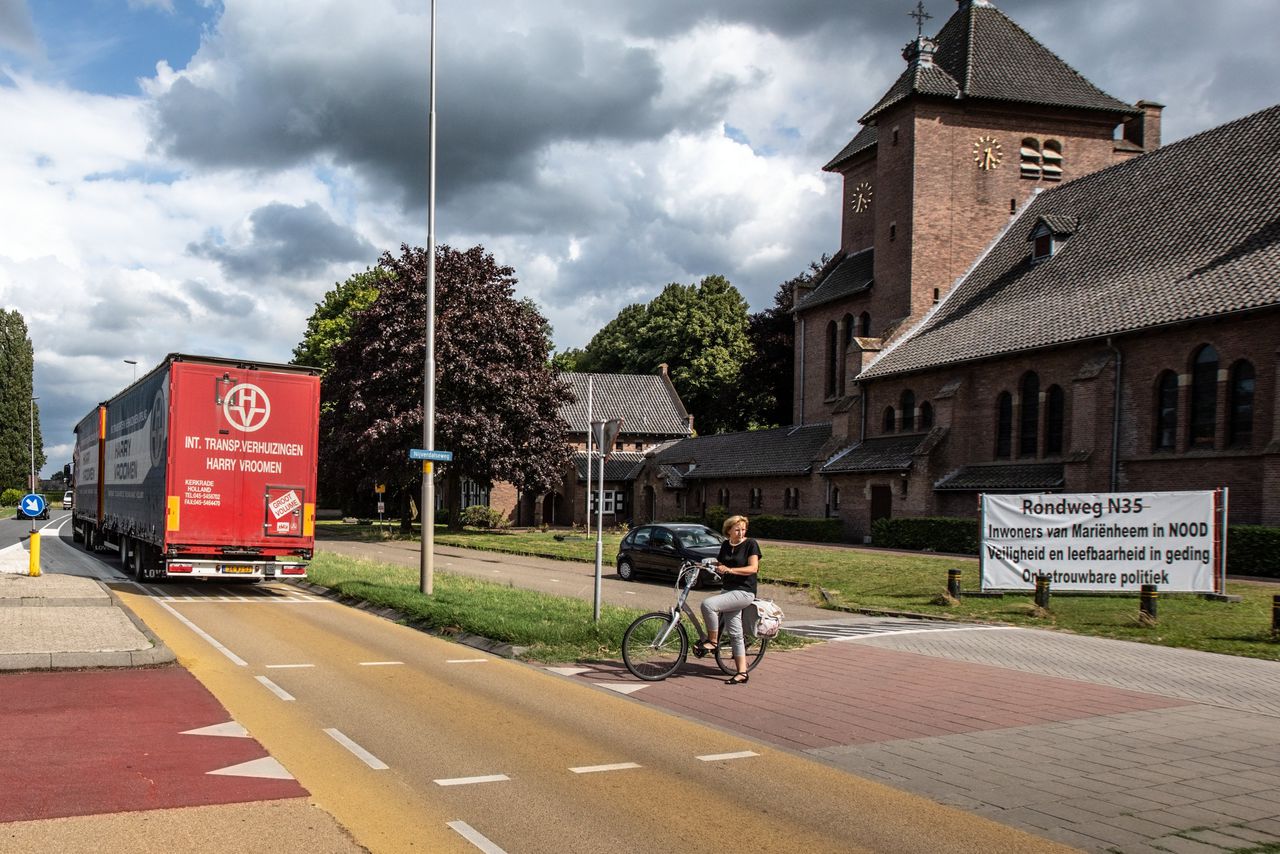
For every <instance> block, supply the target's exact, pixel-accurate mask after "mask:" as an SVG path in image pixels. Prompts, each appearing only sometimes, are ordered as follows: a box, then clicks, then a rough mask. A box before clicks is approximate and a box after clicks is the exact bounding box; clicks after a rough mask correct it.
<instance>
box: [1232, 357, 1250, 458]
mask: <svg viewBox="0 0 1280 854" xmlns="http://www.w3.org/2000/svg"><path fill="white" fill-rule="evenodd" d="M1253 387H1254V373H1253V365H1251V364H1249V363H1248V362H1245V361H1239V362H1236V363H1235V364H1234V365H1232V366H1231V410H1230V414H1229V416H1228V417H1229V418H1230V421H1229V423H1228V425H1227V427H1228V433H1227V435H1228V436H1229V437H1230V441H1231V447H1233V448H1247V447H1249V446H1250V445H1251V444H1253Z"/></svg>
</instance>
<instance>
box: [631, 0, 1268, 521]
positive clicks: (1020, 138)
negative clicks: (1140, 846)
mask: <svg viewBox="0 0 1280 854" xmlns="http://www.w3.org/2000/svg"><path fill="white" fill-rule="evenodd" d="M903 57H904V59H905V62H906V68H905V69H904V70H903V71H902V74H901V76H900V77H898V79H897V81H896V82H895V83H894V84H893V85H892V86H891V87H890V88H889V90H888V91H887V92H886V93H885V94H884V96H883V97H881V98H880V99H879V100H878V101H877V102H876V103H875V104H873V105H872V106H871V107H870V109H869V110H867V112H866V113H865V114H864V115H863V116H862V118H861V120H860V125H861V127H860V129H859V130H858V131H857V133H856V134H855V135H854V136H853V138H852V139H851V140H850V142H849V143H848V144H847V145H846V146H845V147H844V148H843V149H842V150H841V151H840V152H839V153H838V154H836V156H835V157H834V158H832V160H831V161H830V162H829V163H827V164H826V166H825V167H824V169H825V170H826V171H828V172H831V173H834V174H837V175H839V176H841V179H842V180H843V186H844V189H843V195H842V202H841V204H842V211H843V216H842V225H841V233H840V235H839V238H840V244H839V250H838V251H837V252H836V253H835V255H834V256H833V257H832V259H831V261H830V263H828V264H827V265H826V267H825V268H824V269H823V270H822V271H821V273H820V274H819V275H817V276H816V277H815V278H814V281H813V283H812V286H811V287H809V288H806V289H804V290H802V291H798V292H797V293H796V296H795V304H794V310H793V314H794V318H795V341H796V346H795V365H794V370H795V389H796V393H795V400H794V407H793V417H794V425H793V426H791V427H785V428H779V429H775V430H765V431H756V432H747V433H733V434H724V435H715V436H705V437H698V438H692V439H684V440H680V441H677V442H674V443H672V444H669V445H667V446H665V447H663V448H660V449H658V450H656V451H653V452H651V453H650V455H649V464H648V465H647V466H646V467H645V468H644V470H643V472H641V473H640V475H639V476H638V478H637V481H636V488H637V489H644V490H645V491H646V494H648V495H653V496H655V498H654V499H652V500H651V501H650V502H643V503H642V506H643V505H644V504H648V506H644V507H643V509H644V511H645V512H643V513H640V514H638V518H637V521H645V520H646V519H647V518H654V517H659V518H660V517H671V516H676V515H680V516H685V515H696V514H699V513H701V512H703V511H704V510H705V509H706V508H707V507H708V506H710V505H713V504H720V505H723V506H726V507H728V508H729V509H730V510H732V511H733V512H741V513H746V514H748V515H750V514H753V513H769V514H781V515H787V514H794V515H799V516H833V517H838V518H840V519H842V520H843V522H844V529H845V533H846V535H847V536H848V537H849V538H850V539H855V540H856V539H862V538H864V537H866V536H868V535H869V534H870V530H871V523H872V522H873V521H874V520H876V519H878V518H882V517H896V516H973V515H976V513H977V503H978V496H979V494H981V493H983V492H1122V491H1144V490H1166V489H1208V488H1213V487H1218V486H1227V487H1229V488H1230V497H1229V500H1230V519H1231V521H1232V522H1233V523H1235V524H1266V525H1280V432H1278V431H1277V426H1278V425H1280V409H1278V408H1277V407H1276V405H1275V399H1276V395H1275V390H1276V379H1277V372H1278V367H1280V346H1278V345H1280V311H1278V310H1277V309H1278V308H1280V157H1277V154H1276V153H1277V152H1278V151H1280V107H1273V108H1271V109H1267V110H1264V111H1262V112H1259V113H1256V114H1254V115H1251V116H1246V117H1244V118H1241V119H1239V120H1237V121H1234V122H1231V123H1229V124H1227V125H1224V126H1222V127H1219V128H1216V129H1213V130H1210V131H1206V132H1204V133H1201V134H1199V135H1197V136H1194V137H1191V138H1188V139H1185V140H1182V141H1179V142H1177V143H1175V144H1172V145H1168V146H1164V147H1162V146H1161V145H1160V120H1161V110H1162V109H1163V108H1162V106H1161V105H1159V104H1154V103H1150V102H1146V101H1137V102H1136V103H1133V104H1130V103H1127V102H1125V101H1122V100H1119V99H1117V98H1115V97H1113V96H1112V95H1110V94H1107V93H1106V92H1103V91H1101V90H1100V89H1098V88H1097V87H1096V86H1094V85H1093V84H1091V83H1090V82H1089V81H1088V80H1087V79H1085V78H1084V77H1083V76H1082V75H1081V74H1080V73H1078V72H1077V71H1076V70H1074V69H1072V68H1071V67H1070V66H1068V65H1067V64H1066V63H1064V62H1063V61H1062V60H1061V59H1059V58H1058V57H1057V56H1056V55H1055V54H1054V53H1052V52H1051V51H1050V50H1049V49H1048V48H1046V47H1045V46H1043V45H1042V44H1041V43H1040V42H1039V41H1038V40H1037V39H1036V38H1034V37H1033V36H1031V35H1030V34H1028V33H1027V32H1025V31H1024V30H1023V29H1021V28H1020V27H1019V26H1018V25H1017V24H1016V23H1014V22H1013V21H1012V20H1010V19H1009V18H1008V17H1007V16H1006V15H1005V14H1004V13H1003V12H1002V11H1000V10H999V9H998V8H996V6H995V5H994V4H993V3H991V2H988V0H960V2H959V4H958V9H957V10H956V11H955V13H954V14H953V15H952V16H951V17H950V18H949V20H947V21H946V23H945V24H944V25H943V26H942V28H941V30H939V31H938V33H937V35H936V36H934V37H932V38H929V37H926V36H924V35H920V36H919V37H917V38H916V39H915V40H913V41H911V42H910V43H909V44H908V45H907V47H906V49H905V50H904V52H903ZM638 509H640V508H638Z"/></svg>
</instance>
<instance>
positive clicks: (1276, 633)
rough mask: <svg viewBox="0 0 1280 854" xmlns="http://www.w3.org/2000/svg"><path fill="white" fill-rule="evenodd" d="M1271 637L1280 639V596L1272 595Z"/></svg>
mask: <svg viewBox="0 0 1280 854" xmlns="http://www.w3.org/2000/svg"><path fill="white" fill-rule="evenodd" d="M1271 639H1272V640H1280V596H1272V597H1271Z"/></svg>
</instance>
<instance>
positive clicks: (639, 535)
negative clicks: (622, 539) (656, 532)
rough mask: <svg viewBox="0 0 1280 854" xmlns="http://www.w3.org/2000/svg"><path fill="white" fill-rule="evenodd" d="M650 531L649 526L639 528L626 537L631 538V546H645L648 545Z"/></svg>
mask: <svg viewBox="0 0 1280 854" xmlns="http://www.w3.org/2000/svg"><path fill="white" fill-rule="evenodd" d="M650 533H651V530H650V529H649V528H641V529H640V530H638V531H636V532H635V533H634V534H632V535H631V536H630V537H628V538H627V539H629V540H631V545H633V546H647V545H649V534H650Z"/></svg>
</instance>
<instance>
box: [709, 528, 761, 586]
mask: <svg viewBox="0 0 1280 854" xmlns="http://www.w3.org/2000/svg"><path fill="white" fill-rule="evenodd" d="M752 555H755V556H756V557H757V558H758V557H761V554H760V544H759V543H757V542H756V541H755V540H753V539H751V538H750V537H747V538H746V539H744V540H743V541H742V542H740V543H738V545H737V546H731V545H729V541H728V540H725V541H724V542H723V543H721V544H720V557H719V558H718V560H719V561H720V562H721V563H722V564H724V565H725V566H728V567H732V568H733V569H742V568H743V567H744V566H750V565H751V556H752ZM758 574H759V573H752V574H751V575H731V574H729V573H725V576H724V591H725V592H726V593H728V592H729V591H731V590H745V591H747V592H748V593H750V594H751V595H752V596H755V595H756V577H757V575H758Z"/></svg>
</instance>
